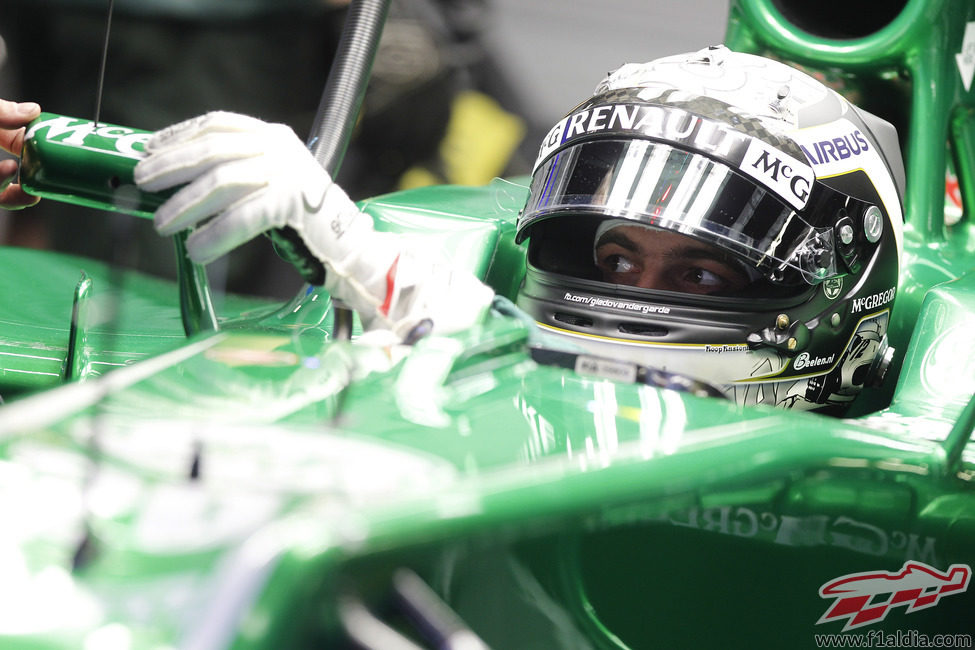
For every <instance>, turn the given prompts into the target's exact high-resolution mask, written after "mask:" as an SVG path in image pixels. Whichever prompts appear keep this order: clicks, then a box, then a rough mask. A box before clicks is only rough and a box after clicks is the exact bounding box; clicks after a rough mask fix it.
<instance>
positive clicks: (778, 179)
mask: <svg viewBox="0 0 975 650" xmlns="http://www.w3.org/2000/svg"><path fill="white" fill-rule="evenodd" d="M740 169H741V170H742V171H743V172H745V173H746V174H748V175H749V176H751V177H752V178H754V179H755V180H757V181H758V182H760V183H761V184H762V185H765V186H766V187H768V188H770V189H772V190H774V191H775V192H776V194H778V195H779V196H781V197H782V198H783V199H785V200H786V201H787V202H788V203H789V205H791V206H792V207H794V208H795V209H797V210H801V209H802V208H804V207H805V206H806V203H807V202H808V201H809V190H810V189H812V184H813V181H814V180H815V178H816V175H815V174H814V173H813V170H812V167H810V166H809V165H807V164H806V163H804V162H801V161H799V160H797V159H795V158H793V157H792V156H790V155H788V154H787V153H785V152H783V151H779V150H778V149H775V148H773V147H770V146H769V145H767V144H765V143H764V142H762V141H761V140H752V141H751V143H750V144H749V145H748V149H747V150H746V151H745V157H744V158H743V159H742V161H741V165H740Z"/></svg>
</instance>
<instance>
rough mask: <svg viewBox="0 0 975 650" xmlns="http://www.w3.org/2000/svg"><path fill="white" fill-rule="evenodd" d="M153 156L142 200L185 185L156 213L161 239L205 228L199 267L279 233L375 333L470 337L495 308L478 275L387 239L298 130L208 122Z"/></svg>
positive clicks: (190, 242) (250, 121)
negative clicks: (426, 331) (428, 323)
mask: <svg viewBox="0 0 975 650" xmlns="http://www.w3.org/2000/svg"><path fill="white" fill-rule="evenodd" d="M145 149H146V154H147V155H146V157H145V158H144V159H143V160H141V161H140V162H139V164H138V165H136V168H135V181H136V184H138V185H139V187H140V188H142V189H143V190H146V191H149V192H158V191H161V190H167V189H171V188H175V187H178V186H180V185H185V186H184V187H181V188H180V189H179V190H178V191H177V192H176V193H175V194H173V196H172V197H170V198H169V199H168V200H167V201H166V202H165V203H163V204H162V205H161V206H160V207H159V209H158V210H157V211H156V214H155V226H156V230H158V231H159V233H160V234H162V235H172V234H175V233H177V232H179V231H180V230H183V229H186V228H193V229H194V231H193V232H192V234H190V236H189V237H188V238H187V240H186V249H187V252H188V253H189V255H190V257H191V258H192V259H193V260H194V261H196V262H199V263H203V264H205V263H207V262H210V261H212V260H214V259H216V258H218V257H220V256H222V255H224V254H225V253H228V252H229V251H231V250H232V249H233V248H235V247H237V246H239V245H241V244H243V243H244V242H246V241H248V240H250V239H251V238H253V237H255V236H256V235H258V234H260V233H262V232H265V231H268V230H271V229H275V232H276V233H277V234H276V241H278V242H279V243H280V241H281V239H280V236H282V233H283V238H284V243H286V244H288V245H287V246H286V247H284V251H283V253H284V255H285V256H286V257H287V258H288V259H289V260H290V261H291V262H292V263H294V264H295V265H296V266H298V267H299V269H301V270H302V274H303V275H304V276H305V278H306V279H309V280H311V281H315V282H317V283H319V284H321V283H322V282H324V284H325V288H326V289H327V290H328V291H329V292H330V293H331V294H332V295H333V296H335V297H336V298H340V299H341V300H343V301H344V302H345V303H347V304H348V305H349V306H350V307H352V308H353V309H355V310H356V311H357V312H359V316H360V317H361V318H362V321H363V323H364V324H365V325H366V326H367V327H371V326H375V327H380V328H383V329H388V330H392V331H394V332H395V333H397V334H398V335H399V336H401V337H405V336H406V335H407V334H408V333H410V332H411V331H413V328H415V327H416V326H417V325H418V324H419V323H420V322H421V321H423V320H425V319H431V320H432V321H433V322H434V323H436V325H437V326H438V328H439V329H440V330H441V331H454V330H456V329H459V328H461V327H466V326H469V325H470V324H471V323H472V322H473V321H474V320H475V319H476V318H478V317H479V314H480V312H481V311H482V310H483V309H484V308H485V307H486V306H487V305H488V304H489V303H490V301H491V298H492V296H493V293H492V291H491V290H490V289H489V288H487V287H486V286H484V285H483V284H481V283H480V281H479V280H478V279H477V278H476V277H474V276H473V275H471V274H470V273H464V272H460V273H455V272H453V271H452V270H451V269H450V268H449V267H448V266H447V265H446V264H444V261H443V260H440V259H436V256H431V255H428V254H423V253H422V252H417V251H411V250H409V249H408V248H407V247H406V246H404V245H403V243H402V242H401V241H400V240H399V239H398V237H397V236H396V235H394V234H392V233H385V232H377V231H376V230H375V229H374V228H373V223H372V218H371V217H370V216H369V215H367V214H364V213H363V212H360V211H359V209H358V208H357V207H356V205H355V203H353V202H352V200H351V199H349V197H348V196H347V195H346V194H345V192H344V191H342V188H340V187H339V186H338V185H336V184H335V183H333V182H332V179H331V177H329V175H328V173H327V172H326V171H325V170H324V169H323V168H322V166H321V165H320V164H319V163H318V161H316V160H315V158H314V156H313V155H312V154H311V152H310V151H309V150H308V148H307V147H306V146H305V145H304V143H302V142H301V140H299V139H298V137H297V136H296V135H295V134H294V132H293V131H292V130H291V129H290V128H289V127H287V126H284V125H281V124H268V123H266V122H262V121H260V120H258V119H255V118H252V117H247V116H244V115H238V114H235V113H222V112H217V113H208V114H206V115H203V116H201V117H197V118H194V119H191V120H187V121H185V122H181V123H179V124H175V125H173V126H171V127H168V128H166V129H163V130H162V131H159V132H157V133H155V134H153V135H152V136H151V137H150V138H149V140H148V141H147V142H146V147H145ZM280 248H281V247H280V246H279V249H280ZM312 278H317V280H312Z"/></svg>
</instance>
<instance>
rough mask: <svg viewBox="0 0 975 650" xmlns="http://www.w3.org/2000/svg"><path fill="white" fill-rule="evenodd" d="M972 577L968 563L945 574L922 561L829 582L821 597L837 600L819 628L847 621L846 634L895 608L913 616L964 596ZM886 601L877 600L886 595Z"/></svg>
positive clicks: (854, 574) (874, 620)
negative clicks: (899, 568)
mask: <svg viewBox="0 0 975 650" xmlns="http://www.w3.org/2000/svg"><path fill="white" fill-rule="evenodd" d="M971 577H972V568H971V567H970V566H968V565H967V564H952V565H951V566H950V567H949V568H948V572H947V573H942V572H940V571H938V570H937V569H935V568H934V567H930V566H928V565H927V564H924V563H922V562H915V561H909V562H905V563H904V566H903V567H901V570H900V571H898V572H896V573H890V572H888V571H867V572H865V573H850V574H847V575H844V576H840V577H839V578H836V579H834V580H830V581H829V582H827V583H825V584H824V585H823V586H821V587H820V588H819V597H820V598H826V599H829V598H835V599H836V600H835V601H834V602H833V604H832V605H831V606H830V608H829V609H828V610H826V613H825V614H823V615H822V616H821V617H820V619H819V620H818V621H816V625H819V624H821V623H828V622H830V621H841V620H843V619H846V624H845V625H844V626H843V631H844V632H846V631H847V630H852V629H854V628H858V627H863V626H864V625H871V624H873V623H877V622H879V621H882V620H884V618H885V617H886V616H887V613H888V612H889V611H890V610H891V609H893V608H895V607H900V606H904V607H906V610H905V613H907V614H913V613H914V612H916V611H919V610H922V609H928V608H931V607H934V606H935V605H937V604H938V603H939V602H940V601H941V598H942V597H944V596H952V595H955V594H960V593H964V592H965V590H967V589H968V582H969V580H970V579H971ZM887 594H889V596H888V597H887V598H878V597H880V596H883V595H887Z"/></svg>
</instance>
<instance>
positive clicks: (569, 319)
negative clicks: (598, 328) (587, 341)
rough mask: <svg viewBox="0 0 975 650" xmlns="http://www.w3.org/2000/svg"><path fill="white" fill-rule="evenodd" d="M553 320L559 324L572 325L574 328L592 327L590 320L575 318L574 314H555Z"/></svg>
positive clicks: (581, 317)
mask: <svg viewBox="0 0 975 650" xmlns="http://www.w3.org/2000/svg"><path fill="white" fill-rule="evenodd" d="M553 318H555V320H557V321H559V322H561V323H565V324H566V325H573V326H575V327H592V325H593V323H592V319H591V318H585V317H584V316H576V315H575V314H563V313H561V312H556V313H555V314H554V316H553Z"/></svg>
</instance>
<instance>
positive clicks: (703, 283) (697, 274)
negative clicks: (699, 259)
mask: <svg viewBox="0 0 975 650" xmlns="http://www.w3.org/2000/svg"><path fill="white" fill-rule="evenodd" d="M685 277H686V278H687V280H688V281H689V282H690V283H691V284H694V285H697V286H699V287H702V288H707V289H708V290H709V291H715V290H720V289H723V288H724V287H725V286H726V285H728V284H729V282H728V281H727V280H725V279H724V278H723V277H722V276H720V275H718V274H717V273H714V272H712V271H709V270H707V269H702V268H694V269H691V270H690V271H689V272H688V273H687V275H686V276H685Z"/></svg>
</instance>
